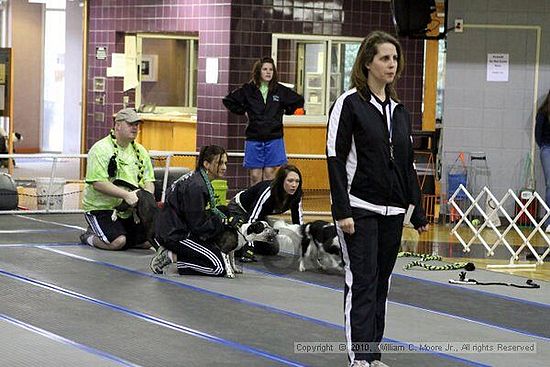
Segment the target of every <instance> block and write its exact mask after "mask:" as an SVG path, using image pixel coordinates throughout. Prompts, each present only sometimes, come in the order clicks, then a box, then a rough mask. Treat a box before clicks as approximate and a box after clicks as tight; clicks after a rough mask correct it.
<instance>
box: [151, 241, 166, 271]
mask: <svg viewBox="0 0 550 367" xmlns="http://www.w3.org/2000/svg"><path fill="white" fill-rule="evenodd" d="M171 263H172V260H171V259H170V256H169V255H168V250H167V249H165V248H164V247H162V246H160V247H159V248H158V250H157V253H156V254H155V256H153V258H152V259H151V262H150V263H149V268H150V269H151V271H152V272H153V273H155V274H162V273H163V272H164V271H163V269H164V268H165V267H166V266H167V265H170V264H171Z"/></svg>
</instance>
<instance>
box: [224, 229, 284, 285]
mask: <svg viewBox="0 0 550 367" xmlns="http://www.w3.org/2000/svg"><path fill="white" fill-rule="evenodd" d="M233 231H234V232H231V230H230V229H229V228H228V229H226V231H224V233H222V236H221V238H220V240H218V246H219V247H220V250H221V252H222V258H223V262H224V265H225V276H226V277H227V278H235V274H240V273H242V272H243V271H242V268H240V267H237V266H236V264H235V250H239V249H241V248H242V247H243V246H244V245H245V244H246V243H247V242H253V241H264V242H273V241H274V239H275V236H276V235H277V231H276V230H275V229H273V227H271V226H270V225H269V224H268V223H267V222H265V221H257V222H253V223H245V224H243V225H241V227H240V228H238V229H236V228H233Z"/></svg>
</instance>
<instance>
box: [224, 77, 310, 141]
mask: <svg viewBox="0 0 550 367" xmlns="http://www.w3.org/2000/svg"><path fill="white" fill-rule="evenodd" d="M223 104H224V105H225V107H227V109H228V110H229V111H231V112H233V113H236V114H239V115H244V114H245V113H246V114H247V115H248V125H247V126H246V131H245V133H246V139H247V140H273V139H278V138H282V137H283V112H284V113H286V114H287V115H292V114H293V113H294V111H296V109H297V108H301V107H304V98H303V97H302V96H301V95H299V94H297V93H296V92H294V91H293V90H292V89H290V88H287V87H285V86H284V85H282V84H277V85H276V86H275V88H274V89H273V90H270V91H269V92H268V93H267V101H266V102H265V103H264V99H263V97H262V93H261V92H260V89H258V87H256V85H255V84H254V82H249V83H246V84H243V85H242V86H241V87H240V88H237V89H235V90H234V91H233V92H231V93H229V94H228V95H227V96H226V97H225V98H224V99H223Z"/></svg>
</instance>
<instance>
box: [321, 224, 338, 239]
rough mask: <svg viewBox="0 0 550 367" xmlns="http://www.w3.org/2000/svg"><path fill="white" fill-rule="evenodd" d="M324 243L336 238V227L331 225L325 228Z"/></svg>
mask: <svg viewBox="0 0 550 367" xmlns="http://www.w3.org/2000/svg"><path fill="white" fill-rule="evenodd" d="M322 233H323V234H322V236H323V242H326V241H331V240H332V239H333V238H334V237H336V226H335V225H334V224H329V225H326V226H324V227H323V231H322Z"/></svg>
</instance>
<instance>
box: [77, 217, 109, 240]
mask: <svg viewBox="0 0 550 367" xmlns="http://www.w3.org/2000/svg"><path fill="white" fill-rule="evenodd" d="M84 218H86V222H88V224H89V225H90V227H92V231H94V233H95V234H96V236H98V237H99V239H100V240H101V241H103V242H105V243H111V242H110V241H109V239H108V238H107V236H106V235H105V233H104V232H103V230H102V229H101V227H100V226H99V222H98V221H97V217H96V216H95V215H93V214H91V213H85V215H84Z"/></svg>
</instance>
